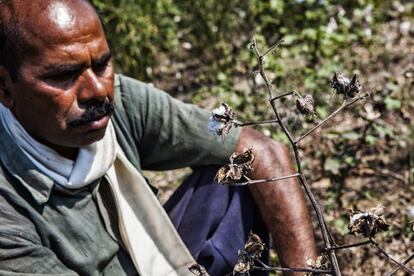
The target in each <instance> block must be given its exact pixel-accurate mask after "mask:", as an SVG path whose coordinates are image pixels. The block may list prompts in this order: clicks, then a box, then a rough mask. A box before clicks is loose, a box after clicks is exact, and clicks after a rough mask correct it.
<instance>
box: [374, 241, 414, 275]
mask: <svg viewBox="0 0 414 276" xmlns="http://www.w3.org/2000/svg"><path fill="white" fill-rule="evenodd" d="M370 241H371V244H373V245H374V246H375V247H376V248H377V249H378V250H379V251H381V253H382V254H383V255H385V256H386V257H387V258H388V259H389V260H390V261H391V262H393V263H394V264H396V265H398V266H399V267H401V268H402V269H404V270H405V271H407V272H409V273H411V274H414V270H412V269H411V268H409V267H408V266H406V265H405V264H402V263H400V262H399V261H397V260H396V259H394V258H393V257H392V256H391V255H389V254H388V253H387V252H385V250H384V248H382V247H381V246H380V245H379V244H378V243H377V242H376V241H375V240H374V239H373V238H371V239H370Z"/></svg>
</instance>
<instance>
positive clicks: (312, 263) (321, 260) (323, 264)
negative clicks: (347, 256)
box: [305, 254, 330, 276]
mask: <svg viewBox="0 0 414 276" xmlns="http://www.w3.org/2000/svg"><path fill="white" fill-rule="evenodd" d="M306 264H307V265H308V266H309V267H310V268H313V269H321V270H330V266H329V259H328V256H327V255H326V254H322V255H320V256H318V257H317V258H316V260H313V259H307V260H306ZM305 275H306V276H311V275H314V273H313V272H308V273H306V274H305ZM317 275H320V274H317Z"/></svg>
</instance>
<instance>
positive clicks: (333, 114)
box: [295, 94, 368, 144]
mask: <svg viewBox="0 0 414 276" xmlns="http://www.w3.org/2000/svg"><path fill="white" fill-rule="evenodd" d="M366 97H368V94H364V95H362V96H359V97H357V98H356V99H354V100H352V101H351V102H347V101H346V100H344V102H343V103H342V105H341V106H340V107H339V108H338V109H337V110H335V111H334V112H332V113H331V115H329V116H328V117H326V118H325V119H323V120H322V121H321V122H319V123H318V124H317V125H316V126H314V127H313V128H311V129H310V130H309V131H308V132H306V133H305V134H304V135H302V136H301V137H300V138H298V139H297V140H296V141H295V144H298V143H299V142H300V141H302V140H303V139H304V138H306V137H307V136H308V135H309V134H311V133H312V132H314V131H315V130H317V129H318V128H319V127H321V126H322V125H323V124H325V123H326V122H327V121H328V120H329V119H331V118H332V117H334V116H335V115H336V114H338V113H339V112H341V111H342V110H343V109H345V108H347V107H349V106H350V105H353V104H354V103H355V102H357V101H359V100H362V99H364V98H366Z"/></svg>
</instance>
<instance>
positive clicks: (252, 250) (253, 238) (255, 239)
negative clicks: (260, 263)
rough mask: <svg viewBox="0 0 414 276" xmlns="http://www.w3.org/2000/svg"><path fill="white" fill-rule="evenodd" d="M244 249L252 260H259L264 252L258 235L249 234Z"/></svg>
mask: <svg viewBox="0 0 414 276" xmlns="http://www.w3.org/2000/svg"><path fill="white" fill-rule="evenodd" d="M244 249H245V250H246V252H247V253H249V254H250V255H251V256H252V257H253V258H260V257H261V256H262V253H263V251H264V250H265V244H264V242H263V241H262V239H261V238H260V237H259V236H258V235H256V234H253V233H252V232H250V234H249V237H248V238H247V242H246V244H245V245H244Z"/></svg>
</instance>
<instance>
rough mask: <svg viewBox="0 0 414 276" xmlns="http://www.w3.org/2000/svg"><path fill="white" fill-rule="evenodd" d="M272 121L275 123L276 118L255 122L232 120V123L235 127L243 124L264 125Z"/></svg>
mask: <svg viewBox="0 0 414 276" xmlns="http://www.w3.org/2000/svg"><path fill="white" fill-rule="evenodd" d="M272 123H277V121H276V120H266V121H256V122H248V123H237V122H234V123H233V125H234V126H235V127H243V126H252V125H264V124H272Z"/></svg>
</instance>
